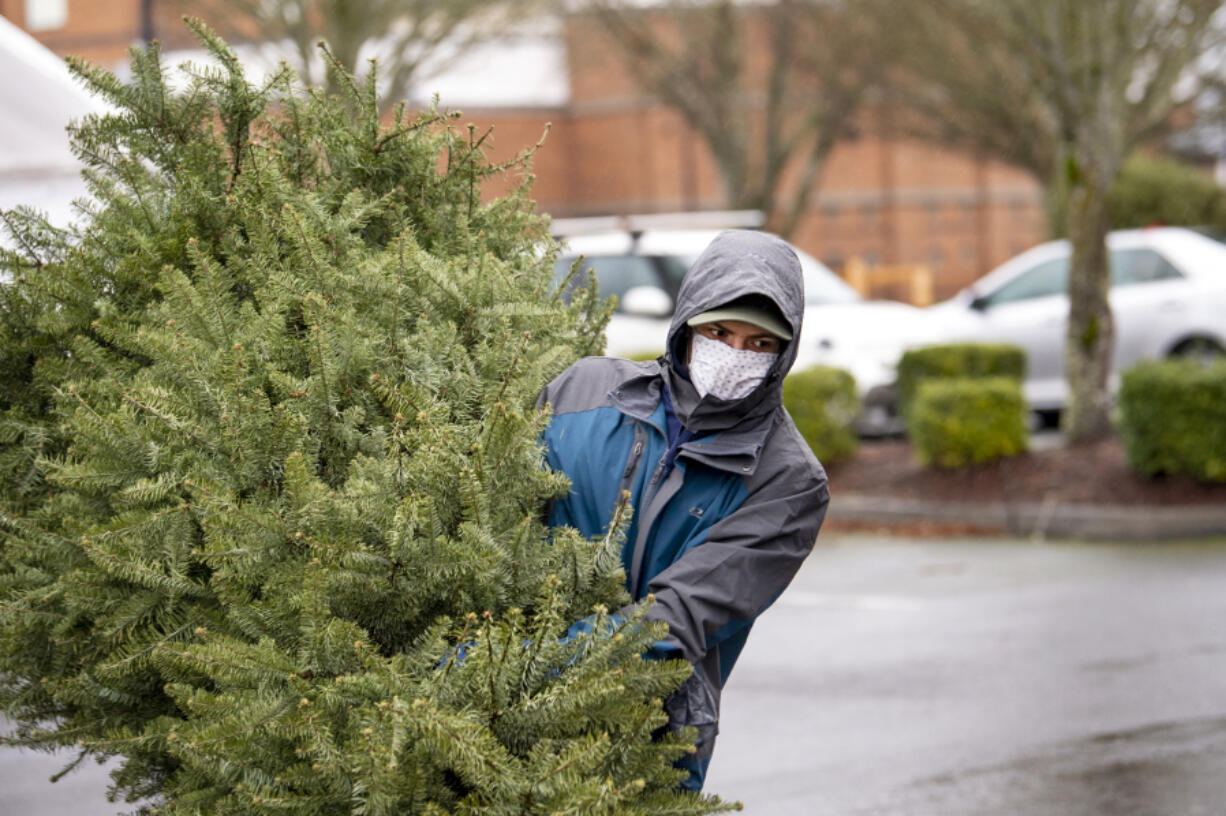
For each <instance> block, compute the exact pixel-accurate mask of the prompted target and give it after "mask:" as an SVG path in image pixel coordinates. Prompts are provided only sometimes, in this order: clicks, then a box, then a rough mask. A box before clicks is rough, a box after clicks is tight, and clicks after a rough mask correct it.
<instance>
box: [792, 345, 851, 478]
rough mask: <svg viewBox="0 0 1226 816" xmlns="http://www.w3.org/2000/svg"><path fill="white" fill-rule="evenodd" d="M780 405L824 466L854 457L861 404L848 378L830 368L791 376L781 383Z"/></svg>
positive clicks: (811, 369) (805, 371)
mask: <svg viewBox="0 0 1226 816" xmlns="http://www.w3.org/2000/svg"><path fill="white" fill-rule="evenodd" d="M783 405H784V407H785V408H787V410H788V413H789V414H791V415H792V420H793V421H794V422H795V423H796V428H797V429H798V430H799V431H800V434H801V436H803V437H804V438H805V441H806V442H808V443H809V447H810V448H812V449H813V453H814V454H815V455H816V456H817V458H818V459H820V460H821V461H822V462H823V463H824V464H827V465H829V464H833V463H834V462H838V461H841V460H844V459H849V458H851V457H852V456H854V455H855V453H856V447H857V444H858V440H857V439H856V433H855V431H854V429H853V425H854V423H855V421H856V415H857V414H858V413H859V411H860V400H859V397H857V396H856V381H855V378H853V377H852V376H851V374H849V373H848V372H846V371H844V370H843V369H841V368H831V367H830V366H813V367H811V368H806V369H803V370H801V371H796V372H793V373H792V374H789V375H788V376H787V378H786V379H785V380H784V381H783Z"/></svg>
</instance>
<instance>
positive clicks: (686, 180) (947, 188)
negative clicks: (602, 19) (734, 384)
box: [0, 0, 1045, 297]
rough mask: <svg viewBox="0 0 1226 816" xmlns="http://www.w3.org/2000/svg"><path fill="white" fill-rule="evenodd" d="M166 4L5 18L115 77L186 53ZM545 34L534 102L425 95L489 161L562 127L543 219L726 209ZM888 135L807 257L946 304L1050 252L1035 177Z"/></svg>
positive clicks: (613, 64)
mask: <svg viewBox="0 0 1226 816" xmlns="http://www.w3.org/2000/svg"><path fill="white" fill-rule="evenodd" d="M171 5H172V4H169V3H167V2H165V0H0V16H4V17H6V18H8V19H9V20H10V21H12V22H14V23H16V24H17V25H19V26H21V27H23V28H25V29H26V30H27V31H29V32H30V33H31V34H33V35H34V36H35V37H36V38H37V39H39V40H40V41H41V42H42V43H43V44H45V45H46V46H47V47H49V48H50V49H51V50H52V51H54V52H56V53H57V54H61V55H65V54H78V55H80V56H83V57H85V58H87V59H89V60H92V61H95V62H98V63H100V64H103V65H108V66H113V65H116V64H120V63H122V62H123V61H124V59H125V54H126V50H127V48H128V47H129V46H130V45H132V44H133V43H138V42H141V41H142V40H144V39H146V38H149V37H157V38H159V39H161V40H162V41H164V42H167V44H168V47H173V46H176V45H182V44H184V40H185V37H184V32H183V30H182V27H181V26H180V25H179V23H178V21H177V16H176V15H175V14H174V13H172V10H171ZM540 36H541V37H543V38H544V40H543V41H542V43H538V44H537V46H538V47H537V49H536V50H535V51H531V52H521V53H520V57H519V58H520V59H521V60H522V59H524V53H531V54H535V55H537V58H538V59H541V60H545V62H544V63H543V65H545V66H547V67H548V70H549V71H550V76H548V77H545V78H542V77H541V76H537V77H535V78H533V77H529V78H526V79H524V82H526V83H529V84H535V88H527V89H526V90H527V92H526V93H516V92H509V91H506V90H503V89H502V87H501V86H500V85H499V84H498V82H499V81H505V80H506V79H507V76H506V75H507V74H508V73H516V72H517V71H518V72H519V73H523V71H522V69H512V68H505V67H504V68H499V66H498V65H490V64H488V63H489V59H487V60H486V63H487V64H485V65H484V66H483V67H482V68H481V69H480V70H485V71H487V72H488V74H487V76H488V78H489V82H488V83H486V84H484V86H483V81H482V80H481V79H472V78H470V81H469V82H468V83H467V85H466V86H453V88H460V87H462V88H463V89H462V90H453V91H452V92H451V93H448V92H447V90H446V89H447V88H448V87H449V86H448V84H447V82H448V80H447V78H446V77H438V78H436V79H432V80H430V81H428V82H427V83H424V84H426V85H428V86H434V85H438V87H439V90H440V93H441V101H442V103H443V104H444V105H445V106H448V107H452V108H460V109H461V110H463V111H464V113H465V119H466V120H468V121H472V122H474V123H476V124H478V125H479V126H480V127H483V128H484V127H486V126H493V127H494V129H495V130H494V138H493V139H492V140H491V144H492V148H491V149H492V152H493V153H494V155H495V156H496V157H499V158H501V157H508V156H510V155H513V154H514V153H516V152H517V151H519V150H521V149H522V148H523V147H525V146H527V145H530V144H534V143H535V142H536V141H537V140H538V139H540V137H541V134H542V133H543V132H544V130H545V127H546V124H547V123H548V124H549V125H550V126H551V130H550V133H549V136H548V139H547V141H546V144H545V146H544V147H543V148H542V150H541V151H540V152H539V153H538V154H537V156H536V158H535V161H534V166H533V171H534V173H535V176H536V183H535V187H534V191H535V197H536V199H537V201H538V203H539V205H540V208H541V209H542V210H543V211H545V212H549V213H551V214H553V215H554V216H556V217H570V216H582V215H610V214H624V213H645V212H676V211H687V210H703V209H721V208H723V207H726V206H727V202H726V201H725V200H724V196H723V193H722V190H721V181H720V177H719V174H718V172H717V169H716V167H715V165H714V164H713V162H712V161H711V159H710V157H709V156H708V155H707V153H706V150H705V147H704V146H703V145H702V143H701V141H700V140H699V139H698V138H697V137H696V136H695V135H694V134H693V133H692V132H691V131H690V130H689V128H688V127H687V126H686V125H685V123H684V122H683V121H682V120H681V119H680V117H679V116H678V115H677V114H675V113H674V112H672V111H671V110H670V109H668V108H666V107H665V106H663V105H662V104H660V103H659V102H658V101H656V100H655V99H654V98H652V97H651V96H649V95H647V94H644V93H643V92H641V91H640V90H639V89H638V88H637V87H636V86H635V85H634V84H633V83H632V82H631V81H630V80H629V78H628V77H627V76H626V75H625V72H624V70H623V69H622V67H621V65H620V63H619V62H618V61H617V59H616V57H615V55H614V54H613V53H612V52H611V51H610V49H609V48H607V47H602V46H601V44H600V42H599V39H598V38H597V37H594V36H593V34H592V32H591V30H585V29H584V28H583V26H582V24H581V23H578V22H576V21H575V20H570V21H567V22H566V23H565V24H563V25H562V26H561V27H560V28H558V29H557V30H554V31H550V32H546V33H544V34H541V35H540ZM491 53H493V54H496V53H497V52H491ZM503 53H507V52H506V51H505V50H504V52H503ZM491 58H493V57H491ZM520 64H521V65H522V64H523V63H522V62H521V63H520ZM470 68H472V66H471V65H470ZM457 70H461V69H457ZM473 70H477V69H476V68H473ZM544 86H548V87H547V88H546V87H544ZM483 87H484V89H485V92H484V93H482V88H483ZM521 90H522V89H521ZM534 90H536V91H537V92H536V93H533V91H534ZM428 95H429V94H428V93H424V94H423V95H422V96H423V97H428ZM891 132H892V128H891V116H890V111H889V110H887V109H884V108H882V107H876V108H874V107H870V108H868V109H866V110H865V111H863V112H862V114H861V116H860V117H859V120H858V121H857V123H856V127H855V128H853V135H850V136H848V137H845V138H844V139H843V140H842V141H840V142H839V143H838V145H837V146H836V147H835V149H834V151H833V153H832V154H831V156H830V158H829V160H828V162H827V164H826V166H825V169H824V171H823V173H822V176H821V178H820V179H819V180H818V182H817V184H818V188H817V191H816V194H815V195H814V196H813V199H812V203H811V205H810V208H809V211H808V212H807V214H806V215H805V217H804V218H803V219H802V221H801V223H800V225H799V227H798V229H797V231H796V233H795V234H794V235H793V236H792V238H793V240H794V241H795V243H796V244H797V245H799V246H801V247H803V248H805V249H806V250H808V251H809V252H811V253H812V254H814V255H816V256H817V257H819V258H821V259H823V260H824V261H826V262H827V263H828V264H829V265H830V266H832V267H834V268H836V269H838V268H841V267H842V266H843V265H844V264H845V263H846V262H847V261H848V260H849V259H850V258H852V257H859V258H861V259H863V260H864V261H866V262H867V263H868V264H870V265H874V264H927V265H928V266H929V267H931V269H932V270H933V272H934V279H935V289H936V294H937V296H938V297H942V296H946V295H949V294H951V293H952V292H954V291H956V290H957V289H959V288H960V287H962V286H964V285H965V284H967V283H968V282H970V281H971V280H974V279H975V278H976V277H978V276H979V275H981V274H982V273H983V272H985V271H987V270H988V269H990V268H991V267H992V266H994V265H995V264H997V263H999V262H1000V261H1002V260H1004V259H1005V258H1007V257H1009V256H1010V255H1012V254H1015V253H1016V252H1018V251H1020V250H1022V249H1024V248H1026V247H1028V246H1030V245H1032V244H1034V243H1036V242H1038V241H1040V240H1043V238H1044V237H1045V227H1044V217H1043V209H1042V198H1041V191H1040V188H1039V186H1038V185H1037V184H1036V182H1035V181H1034V180H1033V179H1032V178H1031V177H1030V176H1029V175H1028V174H1027V173H1025V172H1024V171H1021V170H1018V169H1016V168H1012V167H1009V166H1007V165H1004V164H1001V163H999V162H994V161H986V160H982V159H980V158H977V157H975V156H972V155H968V154H966V153H963V152H958V151H955V150H951V149H947V148H943V147H941V146H938V145H932V144H925V143H920V142H915V141H908V140H906V139H901V138H891V136H890V134H891Z"/></svg>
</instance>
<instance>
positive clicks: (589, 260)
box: [554, 255, 685, 311]
mask: <svg viewBox="0 0 1226 816" xmlns="http://www.w3.org/2000/svg"><path fill="white" fill-rule="evenodd" d="M574 261H575V259H574V258H558V260H557V262H556V263H555V264H554V279H555V280H557V281H559V282H560V281H561V280H563V279H564V278H565V277H566V275H567V274H568V273H569V272H570V267H571V264H573V263H574ZM589 269H590V270H592V271H593V272H595V273H596V288H597V291H598V292H599V293H600V297H601V299H604V298H607V297H609V296H610V295H617V297H618V300H619V301H620V300H621V297H622V295H624V294H626V292H627V291H628V290H629V289H631V288H633V287H635V286H656V287H659V286H660V285H661V283H662V281H661V280H660V274H659V272H657V270H656V264H655V261H654V260H653V259H652V258H648V257H644V256H642V255H596V256H593V257H585V258H584V259H583V262H582V264H581V267H580V272H581V274H580V275H579V276H576V279H575V281H574V282H573V283H572V284H571V286H572V288H573V287H574V286H581V285H583V282H584V280H585V279H586V273H587V271H588V270H589ZM682 274H685V271H684V270H682ZM665 288H667V287H665ZM670 294H675V292H670ZM620 308H621V307H620V305H619V306H618V309H619V311H620Z"/></svg>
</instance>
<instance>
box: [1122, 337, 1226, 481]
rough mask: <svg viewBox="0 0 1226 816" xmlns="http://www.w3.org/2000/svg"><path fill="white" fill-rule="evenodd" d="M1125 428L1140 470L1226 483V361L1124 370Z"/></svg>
mask: <svg viewBox="0 0 1226 816" xmlns="http://www.w3.org/2000/svg"><path fill="white" fill-rule="evenodd" d="M1119 407H1120V433H1121V436H1122V438H1123V442H1124V451H1125V453H1126V454H1127V456H1128V462H1129V464H1131V465H1132V467H1133V469H1134V470H1136V471H1137V472H1138V473H1142V474H1145V475H1147V476H1154V475H1157V474H1187V475H1189V476H1192V477H1193V478H1196V479H1199V480H1201V481H1205V482H1226V362H1217V363H1213V364H1212V365H1208V366H1206V365H1202V364H1200V363H1197V362H1194V361H1191V360H1162V361H1152V362H1145V363H1140V364H1138V365H1136V366H1134V367H1132V368H1130V369H1129V370H1128V371H1125V372H1124V375H1123V378H1122V381H1121V384H1120V392H1119Z"/></svg>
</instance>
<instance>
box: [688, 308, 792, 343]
mask: <svg viewBox="0 0 1226 816" xmlns="http://www.w3.org/2000/svg"><path fill="white" fill-rule="evenodd" d="M721 320H739V321H740V322H742V323H749V324H751V325H753V326H757V327H758V328H759V329H764V330H765V331H768V332H770V333H771V334H773V335H775V336H776V337H778V338H780V339H781V340H791V339H792V330H791V329H790V328H788V326H787V324H786V323H784V322H783V321H782V320H779V319H778V318H776V317H774V316H773V315H770V314H767V313H766V312H763V311H760V310H758V309H752V308H746V307H737V306H729V307H727V308H724V309H712V310H711V311H709V312H703V313H702V314H696V315H694V316H693V317H691V318H690V319H689V320H687V321H685V324H686V325H687V326H702V325H704V324H706V323H718V322H720V321H721Z"/></svg>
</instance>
